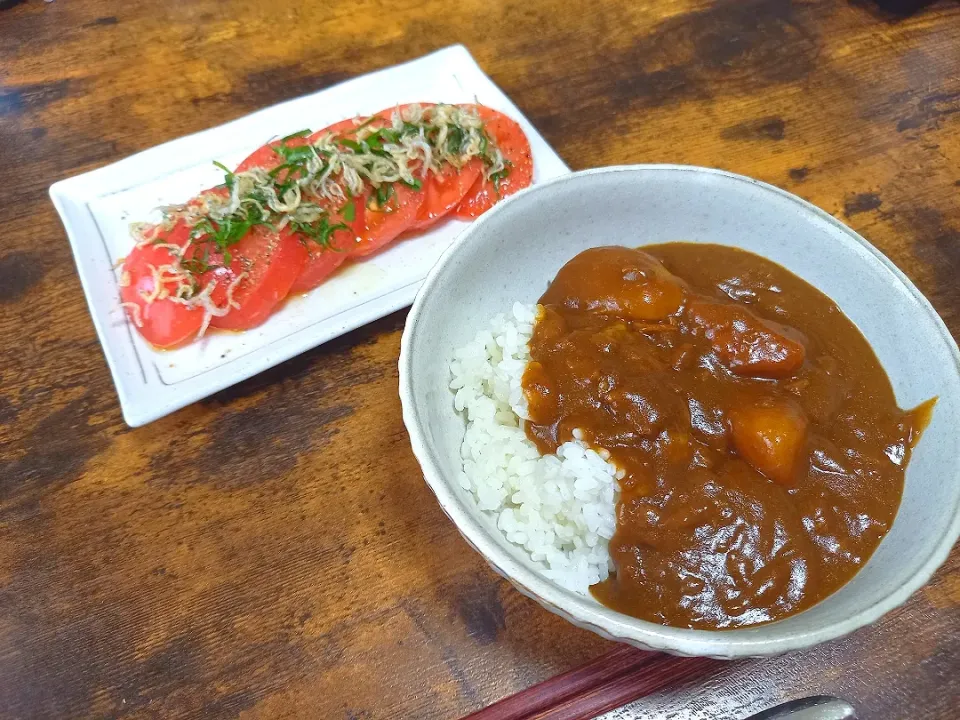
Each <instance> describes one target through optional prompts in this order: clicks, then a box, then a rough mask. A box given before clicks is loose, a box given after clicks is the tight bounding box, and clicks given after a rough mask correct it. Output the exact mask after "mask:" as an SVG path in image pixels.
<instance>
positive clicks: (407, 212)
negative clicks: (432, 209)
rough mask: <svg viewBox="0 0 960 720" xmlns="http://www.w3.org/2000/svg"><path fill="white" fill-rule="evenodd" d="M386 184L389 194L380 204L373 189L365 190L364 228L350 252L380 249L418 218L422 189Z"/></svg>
mask: <svg viewBox="0 0 960 720" xmlns="http://www.w3.org/2000/svg"><path fill="white" fill-rule="evenodd" d="M388 187H389V190H387V192H388V193H389V198H388V199H387V201H386V202H385V203H384V204H383V205H382V206H381V205H379V204H378V203H377V202H376V194H375V193H368V194H367V197H366V198H365V202H366V210H365V212H364V223H363V230H362V231H361V232H360V235H359V236H358V237H357V239H356V242H355V243H354V245H353V249H352V250H351V251H350V254H351V255H352V256H358V257H363V256H365V255H371V254H373V253H375V252H377V251H378V250H381V249H383V248H384V247H385V246H387V245H389V244H390V243H391V242H393V241H394V240H395V239H396V238H397V237H398V236H399V235H401V234H402V233H403V232H405V231H406V230H409V229H410V228H411V227H413V225H414V223H415V222H416V221H417V212H418V211H419V210H420V205H421V204H422V203H423V192H421V191H420V190H414V189H413V188H411V187H407V186H406V185H404V184H403V183H399V182H397V183H393V184H392V185H389V186H388Z"/></svg>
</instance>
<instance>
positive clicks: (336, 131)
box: [307, 115, 367, 143]
mask: <svg viewBox="0 0 960 720" xmlns="http://www.w3.org/2000/svg"><path fill="white" fill-rule="evenodd" d="M366 120H367V118H365V117H362V116H359V115H358V116H357V117H355V118H350V119H349V120H341V121H340V122H335V123H334V124H333V125H328V126H327V127H325V128H323V130H317V131H316V132H315V133H313V134H312V135H311V136H310V137H308V138H307V140H308V141H309V142H311V143H315V142H316V141H317V140H319V139H320V138H322V137H323V136H324V135H329V134H331V133H332V134H333V135H337V136H339V137H345V138H352V137H353V135H354V133H352V132H350V131H351V130H353V129H354V128H356V127H358V126H359V125H362V124H363V123H364V122H366Z"/></svg>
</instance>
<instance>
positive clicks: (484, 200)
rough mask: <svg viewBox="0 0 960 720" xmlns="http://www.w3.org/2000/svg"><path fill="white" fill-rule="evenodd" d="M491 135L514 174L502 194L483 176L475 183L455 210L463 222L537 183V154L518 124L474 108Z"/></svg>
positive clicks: (503, 185) (502, 184)
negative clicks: (534, 158)
mask: <svg viewBox="0 0 960 720" xmlns="http://www.w3.org/2000/svg"><path fill="white" fill-rule="evenodd" d="M470 107H473V108H475V109H476V111H477V114H479V115H480V119H481V120H483V122H484V126H485V127H486V129H487V132H488V133H489V134H490V135H492V136H493V137H494V138H495V139H496V141H497V146H498V147H499V148H500V151H501V152H502V153H503V157H504V159H505V160H507V161H509V162H510V163H511V165H510V172H509V173H508V174H507V176H506V177H505V178H504V179H503V180H501V181H500V187H499V193H498V192H497V190H498V189H497V188H496V187H495V186H494V184H493V183H492V182H490V181H489V180H487V179H485V178H483V177H481V178H480V179H478V180H477V181H476V183H474V185H473V187H472V188H470V191H469V192H468V193H467V194H466V196H465V197H464V198H463V200H461V201H460V204H459V205H458V206H457V208H456V210H454V216H455V217H458V218H460V219H462V220H471V219H473V218H476V217H479V216H480V215H482V214H483V213H484V212H486V211H487V210H489V209H490V208H491V207H493V205H494V204H495V203H496V202H497V201H498V200H500V199H502V198H505V197H507V196H508V195H513V194H514V193H515V192H517V191H518V190H522V189H523V188H525V187H527V186H528V185H530V183H531V182H532V181H533V155H532V154H531V152H530V141H529V140H527V136H526V135H525V134H524V132H523V130H522V129H521V127H520V126H519V125H517V123H516V122H514V121H513V120H512V119H510V118H509V117H507V116H506V115H504V114H503V113H501V112H497V111H496V110H492V109H491V108H488V107H484V106H483V105H472V106H470Z"/></svg>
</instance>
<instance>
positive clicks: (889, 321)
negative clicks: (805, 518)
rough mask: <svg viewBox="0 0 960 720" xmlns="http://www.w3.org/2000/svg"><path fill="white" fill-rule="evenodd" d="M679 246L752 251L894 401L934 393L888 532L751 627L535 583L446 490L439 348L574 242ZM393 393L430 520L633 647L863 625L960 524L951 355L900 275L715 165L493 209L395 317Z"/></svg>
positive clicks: (816, 217) (513, 296) (791, 199)
mask: <svg viewBox="0 0 960 720" xmlns="http://www.w3.org/2000/svg"><path fill="white" fill-rule="evenodd" d="M671 240H686V241H692V242H709V243H720V244H724V245H731V246H736V247H740V248H744V249H746V250H750V251H752V252H755V253H758V254H760V255H763V256H765V257H767V258H770V259H771V260H774V261H776V262H778V263H780V264H781V265H783V266H785V267H786V268H788V269H789V270H791V271H793V272H794V273H796V274H797V275H799V276H800V277H802V278H803V279H805V280H806V281H807V282H810V283H812V284H813V285H815V286H816V287H818V288H819V289H820V290H822V291H823V292H825V293H826V294H827V295H828V296H830V297H831V298H832V299H833V300H834V301H835V302H836V303H837V304H838V305H839V306H840V308H841V309H842V310H843V311H844V312H845V313H846V314H847V316H848V317H849V318H850V319H851V320H853V322H855V323H856V324H857V326H858V327H859V328H860V330H861V331H862V332H863V333H864V335H865V336H866V338H867V339H868V340H869V341H870V343H871V345H872V346H873V348H874V350H875V351H876V353H877V355H878V357H879V358H880V361H881V362H882V364H883V366H884V368H885V369H886V371H887V373H888V375H889V376H890V379H891V381H892V383H893V387H894V390H895V392H896V396H897V400H898V402H899V404H900V406H901V407H912V406H914V405H916V404H918V403H920V402H921V401H923V400H926V399H927V398H929V397H931V396H933V395H936V396H939V398H940V399H939V402H938V403H937V407H936V410H935V412H934V415H933V420H932V422H931V423H930V425H929V427H928V428H927V430H926V432H925V433H924V435H923V438H922V440H921V441H920V443H919V445H918V446H917V448H916V451H915V453H914V456H913V459H912V461H911V463H910V465H909V468H908V470H907V474H906V483H905V488H904V494H903V500H902V503H901V505H900V510H899V512H898V514H897V517H896V520H895V522H894V524H893V527H892V528H891V530H890V532H889V533H888V534H887V536H886V537H885V538H884V539H883V541H882V542H881V544H880V546H879V547H878V549H877V551H876V552H875V553H874V555H873V557H872V558H871V559H870V561H869V562H868V563H867V564H866V565H865V566H864V567H863V569H862V570H861V571H860V572H859V573H858V574H857V575H856V576H855V577H854V578H853V579H852V580H851V581H850V582H849V583H847V584H846V585H845V586H844V587H842V588H841V589H840V590H839V591H837V592H836V593H834V594H833V595H831V596H830V597H828V598H826V599H825V600H823V601H822V602H820V603H819V604H817V605H815V606H814V607H812V608H810V609H808V610H806V611H804V612H801V613H799V614H797V615H794V616H792V617H789V618H786V619H784V620H780V621H778V622H774V623H769V624H766V625H760V626H757V627H752V628H744V629H736V630H725V631H708V630H689V629H680V628H671V627H664V626H661V625H656V624H653V623H649V622H645V621H643V620H638V619H635V618H632V617H629V616H626V615H623V614H620V613H618V612H615V611H613V610H610V609H608V608H606V607H604V606H602V605H600V604H599V603H598V602H596V601H595V600H594V599H593V598H592V597H584V596H582V595H578V594H576V593H573V592H570V591H567V590H565V589H563V588H561V587H560V586H558V585H556V584H555V583H553V582H552V581H550V580H547V579H546V578H545V577H543V575H542V574H541V573H540V572H539V571H538V568H537V566H536V565H535V564H534V563H532V562H531V561H530V560H529V559H528V558H527V557H525V556H524V554H523V553H522V551H520V550H519V549H518V548H516V547H514V546H512V545H511V544H509V543H508V542H507V541H506V540H505V539H504V537H503V536H502V535H501V534H500V532H499V531H498V530H497V529H496V527H495V525H494V523H493V522H492V520H491V518H490V517H488V516H487V515H485V514H483V513H481V512H480V511H479V510H478V509H477V507H476V505H475V503H474V501H473V499H472V498H471V497H470V496H469V495H468V494H467V493H466V492H465V491H463V490H462V489H461V488H460V486H459V485H458V483H457V476H458V472H459V471H460V444H461V441H462V439H463V434H464V420H463V419H462V418H461V417H460V416H458V415H457V414H456V413H455V412H454V408H453V394H452V392H451V391H450V390H449V389H448V384H449V379H450V372H449V367H448V363H449V361H450V359H451V357H452V353H453V351H454V349H455V348H457V347H460V346H462V345H463V344H465V343H466V342H468V341H469V340H470V339H472V338H473V336H474V335H475V333H476V332H477V331H478V330H480V329H484V328H486V327H487V326H488V321H489V320H490V318H491V317H493V316H494V315H496V314H497V313H500V312H508V311H509V310H510V309H511V307H512V305H513V303H514V302H515V301H521V302H524V303H533V302H536V300H537V298H538V297H539V296H540V295H541V294H542V292H543V291H544V290H545V289H546V287H547V283H548V282H549V281H550V280H551V279H552V278H553V276H554V275H555V274H556V272H557V270H558V269H559V268H560V267H561V266H562V265H563V264H564V263H565V262H566V261H567V260H569V259H570V258H572V257H573V256H574V255H576V254H577V253H578V252H580V251H581V250H584V249H585V248H588V247H592V246H597V245H613V244H618V245H629V246H642V245H646V244H650V243H659V242H667V241H671ZM401 347H402V349H401V353H400V397H401V401H402V403H403V418H404V422H405V424H406V426H407V430H408V431H409V433H410V440H411V443H412V446H413V452H414V454H415V455H416V457H417V460H418V461H419V462H420V466H421V467H422V469H423V474H424V477H425V478H426V481H427V483H428V484H429V486H430V488H431V489H432V490H433V492H434V493H435V494H436V496H437V500H438V501H439V502H440V505H441V507H442V508H443V510H444V512H445V513H446V514H447V515H448V516H449V517H450V519H451V520H452V521H453V522H454V524H455V525H456V526H457V529H458V530H459V531H460V533H461V534H462V535H463V537H464V538H466V540H467V542H468V543H470V545H472V546H473V547H474V549H476V550H477V552H479V553H480V554H481V555H483V556H484V557H485V558H486V559H487V561H488V562H489V563H490V565H492V566H493V568H494V570H496V571H497V572H498V573H500V574H501V575H503V576H504V577H505V578H507V579H508V580H509V581H510V582H511V583H513V584H514V585H515V586H516V587H517V589H518V590H520V592H522V593H524V594H525V595H527V596H529V597H531V598H533V599H534V600H536V601H537V602H539V603H540V604H541V605H543V606H544V607H545V608H547V609H548V610H551V611H552V612H555V613H557V614H558V615H561V616H562V617H564V618H566V619H567V620H569V621H570V622H572V623H574V624H575V625H578V626H580V627H582V628H586V629H588V630H592V631H594V632H596V633H599V634H600V635H602V636H604V637H607V638H610V639H612V640H617V641H621V642H626V643H630V644H632V645H635V646H637V647H640V648H644V649H649V650H662V651H666V652H669V653H674V654H677V655H703V656H709V657H716V658H736V657H745V656H764V655H774V654H778V653H783V652H786V651H789V650H795V649H797V648H803V647H807V646H810V645H814V644H816V643H820V642H824V641H826V640H830V639H832V638H836V637H839V636H841V635H844V634H846V633H849V632H852V631H853V630H856V629H857V628H859V627H862V626H864V625H867V624H868V623H871V622H873V621H875V620H877V619H878V618H879V617H880V616H882V615H883V614H884V613H886V612H888V611H890V610H892V609H893V608H895V607H897V606H898V605H900V604H902V603H903V602H904V601H906V599H907V598H908V597H910V595H911V594H912V593H913V592H915V591H916V590H917V589H919V588H920V587H921V586H922V585H923V584H924V583H926V582H927V580H928V579H929V578H930V576H931V575H932V574H933V572H934V571H935V570H936V568H937V567H938V566H939V565H940V564H941V563H942V562H943V561H944V560H945V559H946V557H947V554H948V553H949V551H950V548H951V547H952V545H953V544H954V542H955V541H956V539H957V536H958V534H960V433H958V432H957V427H958V426H960V353H958V351H957V345H956V343H955V342H954V340H953V338H952V337H951V335H950V333H949V331H948V330H947V328H946V327H945V326H944V324H943V322H942V321H941V319H940V318H939V317H938V316H937V314H936V312H935V311H934V310H933V308H932V307H931V306H930V303H929V302H927V300H926V299H925V298H924V297H923V296H922V295H921V294H920V292H919V291H918V290H917V289H916V288H915V287H914V286H913V284H912V283H911V282H910V280H908V279H907V278H906V277H905V276H904V275H903V273H901V272H900V271H899V270H898V269H897V268H896V267H895V266H894V265H893V263H891V262H890V261H889V260H887V259H886V258H885V257H884V256H883V255H882V254H880V252H878V251H877V250H876V249H875V248H873V247H872V246H871V245H870V244H869V243H868V242H867V241H866V240H864V239H863V238H862V237H860V236H859V235H857V234H856V233H855V232H853V231H852V230H850V229H849V228H848V227H846V226H844V225H843V224H842V223H840V222H839V221H837V220H836V219H834V218H833V217H831V216H830V215H828V214H827V213H825V212H823V211H821V210H819V209H817V208H816V207H814V206H812V205H810V204H809V203H807V202H805V201H803V200H801V199H800V198H797V197H795V196H794V195H791V194H789V193H787V192H784V191H782V190H779V189H777V188H775V187H772V186H770V185H767V184H764V183H761V182H758V181H755V180H751V179H749V178H746V177H742V176H738V175H733V174H731V173H726V172H721V171H718V170H708V169H704V168H696V167H684V166H674V165H646V166H643V165H640V166H631V167H613V168H603V169H598V170H588V171H584V172H580V173H575V174H573V175H568V176H565V177H562V178H560V179H557V180H554V181H552V182H549V183H545V184H542V185H536V186H534V187H532V188H529V189H527V190H525V191H523V192H522V193H519V194H518V195H516V196H515V197H514V198H512V199H510V200H508V201H506V202H504V203H502V204H500V205H498V206H497V207H495V208H494V209H493V210H491V211H490V212H489V213H487V214H485V215H484V216H483V217H482V218H481V219H480V220H478V221H477V222H476V223H474V224H473V225H472V226H471V227H470V228H469V229H467V230H466V231H464V232H463V234H462V235H461V236H460V237H459V239H458V240H457V241H456V242H455V243H454V244H453V245H452V246H451V247H450V249H449V250H448V251H447V252H446V253H445V254H444V255H443V257H442V258H441V260H440V261H439V263H438V264H437V265H436V266H435V267H434V268H433V270H432V271H431V272H430V274H429V276H428V277H427V280H426V282H425V284H424V285H423V288H422V289H421V291H420V294H419V295H418V296H417V299H416V302H415V303H414V305H413V309H412V310H411V311H410V314H409V316H408V318H407V324H406V328H405V330H404V333H403V341H402V346H401Z"/></svg>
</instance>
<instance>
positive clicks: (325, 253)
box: [290, 198, 364, 294]
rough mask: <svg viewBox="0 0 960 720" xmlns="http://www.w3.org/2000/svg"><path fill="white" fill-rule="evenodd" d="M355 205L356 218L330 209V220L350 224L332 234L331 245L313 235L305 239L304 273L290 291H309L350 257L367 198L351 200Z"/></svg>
mask: <svg viewBox="0 0 960 720" xmlns="http://www.w3.org/2000/svg"><path fill="white" fill-rule="evenodd" d="M349 202H350V203H352V204H353V207H354V217H353V221H352V222H347V220H346V219H345V218H344V217H343V213H342V211H341V212H332V211H331V212H330V223H331V224H332V225H338V224H340V223H343V224H345V225H348V226H349V229H347V230H337V231H335V232H334V233H332V234H331V235H330V245H329V247H322V246H320V245H318V244H317V243H316V241H314V240H311V239H309V238H307V239H305V240H304V242H305V244H306V248H307V260H306V262H305V263H304V265H303V269H302V270H301V271H300V275H298V276H297V279H296V280H295V281H294V283H293V285H292V286H291V287H290V293H291V294H293V293H305V292H307V291H309V290H313V288H315V287H317V286H318V285H320V284H321V283H322V282H323V281H324V280H326V279H327V278H328V277H329V276H330V275H332V274H333V272H334V270H336V269H337V268H338V267H340V266H341V265H342V264H343V263H344V261H346V259H347V258H348V257H350V251H351V250H352V249H353V246H354V245H355V243H356V238H357V237H358V235H359V233H360V232H361V231H362V229H363V225H364V200H363V198H356V199H354V200H350V201H349Z"/></svg>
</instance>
